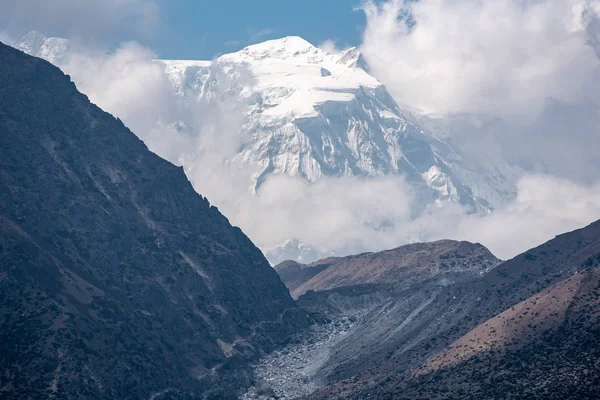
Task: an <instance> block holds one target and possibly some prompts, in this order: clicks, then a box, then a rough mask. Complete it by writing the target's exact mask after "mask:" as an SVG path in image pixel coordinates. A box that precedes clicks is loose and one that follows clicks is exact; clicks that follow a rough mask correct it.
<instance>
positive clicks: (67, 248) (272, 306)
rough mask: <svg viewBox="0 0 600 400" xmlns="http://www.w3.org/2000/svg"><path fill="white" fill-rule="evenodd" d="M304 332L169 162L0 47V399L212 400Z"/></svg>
mask: <svg viewBox="0 0 600 400" xmlns="http://www.w3.org/2000/svg"><path fill="white" fill-rule="evenodd" d="M307 324H308V317H307V315H306V313H304V312H302V311H300V309H299V308H298V307H297V306H296V305H295V304H294V302H293V300H292V299H291V297H290V296H289V294H288V292H287V289H286V288H285V286H284V285H283V283H282V282H281V281H280V279H279V278H278V276H277V274H276V273H275V271H273V269H272V268H271V267H270V266H269V264H268V263H267V261H266V259H265V258H264V257H263V255H262V253H261V252H260V251H259V250H258V249H257V248H256V247H255V246H254V245H253V244H252V242H251V241H250V240H249V239H248V238H247V237H246V236H245V235H244V234H243V233H242V232H241V230H240V229H238V228H236V227H232V226H231V225H230V224H229V222H228V221H227V219H226V218H225V217H224V216H223V215H221V214H220V213H219V211H218V210H217V209H216V208H215V207H213V206H210V204H209V202H208V201H207V200H206V199H205V198H203V197H202V196H200V195H198V194H197V193H196V192H195V191H194V189H193V188H192V186H191V184H190V183H189V182H188V181H187V179H186V177H185V175H184V173H183V171H182V169H181V168H178V167H176V166H174V165H172V164H170V163H168V162H167V161H165V160H163V159H161V158H160V157H158V156H157V155H155V154H153V153H151V152H150V151H149V150H148V149H147V147H146V146H145V145H144V144H143V143H142V142H141V141H140V140H139V139H138V138H137V137H136V136H135V135H134V134H133V133H131V132H130V131H129V130H128V129H127V128H126V127H125V126H124V125H123V124H122V123H121V122H120V121H119V120H118V119H116V118H113V117H112V116H111V115H109V114H107V113H105V112H103V111H102V110H101V109H99V108H98V107H96V106H95V105H93V104H91V103H90V102H89V100H88V99H87V97H86V96H84V95H82V94H81V93H79V92H78V91H77V90H76V88H75V85H74V84H73V83H72V82H71V81H70V79H69V77H68V76H65V75H64V74H63V73H62V72H61V71H60V70H59V69H58V68H56V67H54V66H52V65H51V64H49V63H47V62H45V61H42V60H40V59H37V58H34V57H30V56H27V55H25V54H24V53H22V52H20V51H17V50H15V49H13V48H10V47H8V46H5V45H3V44H0V326H1V329H0V353H1V354H2V357H0V370H1V371H2V373H1V374H0V393H1V394H0V397H5V396H8V397H9V398H52V397H54V398H61V399H65V398H66V399H69V398H72V399H75V398H77V399H80V398H97V399H100V398H107V399H108V398H111V399H114V398H119V399H127V398H135V399H139V398H154V397H153V396H156V395H161V396H162V397H161V398H185V397H194V398H202V397H204V398H227V397H231V396H232V395H233V391H234V390H235V389H236V387H237V386H238V385H242V384H248V383H250V382H249V380H250V376H249V375H248V372H247V369H246V367H247V361H248V360H252V359H254V358H256V357H257V356H258V355H259V354H262V353H264V352H268V351H270V350H272V349H274V348H276V347H277V346H279V345H281V344H282V343H284V342H286V341H287V340H288V338H289V336H290V335H291V334H293V333H294V332H296V331H297V330H298V329H300V328H303V327H305V326H306V325H307Z"/></svg>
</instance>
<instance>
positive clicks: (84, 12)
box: [0, 0, 381, 59]
mask: <svg viewBox="0 0 600 400" xmlns="http://www.w3.org/2000/svg"><path fill="white" fill-rule="evenodd" d="M364 1H365V0H127V1H123V0H85V1H83V0H0V40H2V39H3V38H4V40H8V39H11V40H12V41H16V40H18V38H20V37H21V36H23V35H24V34H26V33H27V32H29V31H31V30H37V31H40V32H42V33H44V34H45V35H47V36H58V37H66V38H70V39H74V38H77V39H79V40H81V41H83V42H88V43H90V44H94V43H95V44H99V45H102V46H105V45H108V47H109V48H111V47H112V48H114V47H115V46H117V45H118V44H120V43H122V42H125V41H132V40H137V41H138V42H140V43H141V44H142V45H144V46H146V47H150V48H152V49H153V50H155V51H156V52H157V53H158V56H159V57H161V58H169V59H210V58H212V57H214V56H216V55H218V54H222V53H228V52H233V51H236V50H239V49H241V48H243V47H245V46H247V45H249V44H251V43H257V42H260V41H264V40H268V39H274V38H279V37H283V36H290V35H297V36H301V37H303V38H305V39H306V40H308V41H310V42H311V43H313V44H315V45H318V44H320V43H322V42H323V41H325V40H327V39H333V40H335V41H337V44H338V46H339V47H345V46H348V45H358V44H360V43H361V36H362V31H363V28H364V25H365V16H364V13H363V12H362V11H360V10H358V11H356V9H357V7H360V6H361V5H362V4H363V2H364ZM380 1H381V0H378V2H380Z"/></svg>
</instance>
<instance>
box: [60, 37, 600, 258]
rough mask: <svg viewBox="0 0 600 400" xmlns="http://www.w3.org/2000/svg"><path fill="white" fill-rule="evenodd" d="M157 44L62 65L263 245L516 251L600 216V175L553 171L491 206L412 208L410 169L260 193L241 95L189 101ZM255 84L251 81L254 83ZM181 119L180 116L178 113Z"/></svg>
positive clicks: (320, 249)
mask: <svg viewBox="0 0 600 400" xmlns="http://www.w3.org/2000/svg"><path fill="white" fill-rule="evenodd" d="M153 57H154V55H153V53H152V52H151V51H149V50H147V49H145V48H143V47H141V46H139V45H138V44H135V43H127V44H124V45H122V46H121V47H119V48H118V49H117V50H116V51H115V52H113V53H110V54H105V53H102V52H93V51H84V50H81V49H78V48H77V47H76V46H74V50H72V53H71V54H69V55H68V56H67V57H65V59H64V61H62V64H61V65H60V67H61V68H62V69H63V70H64V71H65V72H66V73H68V74H70V75H71V76H72V77H73V79H74V81H75V82H76V84H77V86H78V88H79V89H80V90H81V91H83V92H84V93H86V94H87V95H88V96H89V97H90V99H91V100H92V101H94V102H95V103H97V104H98V105H99V106H100V107H102V108H104V109H105V110H107V111H109V112H112V113H113V114H115V115H116V116H118V117H120V118H121V119H122V120H123V121H124V122H125V124H126V125H128V126H129V127H131V128H132V130H133V131H134V132H135V133H136V134H137V135H138V136H140V138H142V139H143V140H144V141H145V142H146V144H148V146H149V147H150V149H151V150H153V151H155V152H157V153H158V154H159V155H162V156H163V157H165V158H167V159H169V160H171V161H174V162H176V163H179V164H181V165H183V166H184V167H185V171H186V173H187V175H188V177H189V179H190V180H191V182H192V183H193V185H194V187H195V188H196V189H197V191H198V192H199V193H201V194H202V195H205V196H207V197H208V199H209V200H210V201H211V203H213V204H215V205H216V206H218V207H219V209H220V210H221V211H222V212H223V213H224V214H225V215H226V216H227V217H228V218H229V219H230V221H231V222H232V223H233V224H236V225H238V226H240V227H241V228H242V229H243V230H244V231H245V232H246V233H247V234H248V235H249V237H250V238H251V239H252V240H253V241H254V242H255V243H256V244H257V245H258V246H259V247H260V248H261V249H263V251H265V252H266V251H269V250H272V249H273V248H275V247H276V246H278V245H280V244H281V243H282V242H283V241H285V240H286V239H297V240H299V241H301V242H302V243H304V245H305V246H307V247H312V248H313V249H314V252H313V253H312V254H316V255H324V254H329V253H331V252H333V253H337V254H351V253H357V252H362V251H372V250H381V249H386V248H392V247H396V246H398V245H401V244H404V243H407V242H409V241H428V240H436V239H441V238H453V239H466V240H471V241H478V242H481V243H483V244H484V245H487V246H489V247H490V249H491V250H492V251H493V252H495V254H497V255H498V256H500V257H502V258H509V257H512V256H514V255H516V254H517V253H519V252H521V251H524V250H526V249H528V248H530V247H532V246H535V245H538V244H539V243H541V242H543V241H545V240H548V239H551V238H552V237H553V236H554V235H556V234H559V233H562V232H564V231H567V230H571V229H575V228H578V227H581V226H583V225H585V224H587V223H589V222H592V221H593V220H594V219H597V218H600V184H593V185H587V186H584V185H579V184H576V183H573V182H570V181H568V180H565V179H559V178H556V177H552V176H543V175H534V176H528V177H526V178H523V179H522V180H521V181H520V182H519V185H518V195H517V197H516V199H515V201H514V202H512V203H511V204H508V205H507V206H506V207H504V208H502V209H499V210H497V211H495V212H494V213H492V214H490V215H487V216H480V215H468V214H467V213H466V212H465V210H463V209H462V208H460V207H459V206H455V205H447V206H445V207H442V208H440V207H437V206H430V207H428V208H427V209H426V210H425V211H424V212H423V213H422V214H421V215H419V216H418V217H417V218H413V216H411V213H410V211H411V208H412V207H411V206H412V205H413V203H414V201H415V199H414V197H413V194H412V192H411V187H410V185H409V184H407V183H406V182H405V181H404V179H403V178H402V177H394V176H387V177H378V178H374V179H363V178H357V177H345V178H325V179H323V180H320V181H318V182H317V183H315V184H309V183H308V182H306V181H304V180H301V179H299V178H293V177H289V176H281V175H274V176H271V177H269V178H268V179H267V180H266V181H265V183H264V184H263V185H262V186H261V188H260V190H259V191H258V193H257V194H256V195H253V194H251V192H250V190H249V187H248V184H249V182H250V176H252V173H253V172H254V171H252V170H248V169H240V167H239V166H235V165H232V164H230V163H228V162H227V159H229V158H230V157H231V156H232V155H233V154H235V152H236V151H237V149H238V148H239V144H240V142H239V141H240V136H239V129H240V127H241V124H242V123H243V111H244V110H243V105H240V104H236V102H235V101H231V99H227V101H225V102H223V103H221V104H214V105H211V106H207V105H205V104H199V103H197V102H194V101H191V100H190V101H187V102H184V101H183V100H182V99H180V98H179V97H178V96H176V95H175V93H174V92H173V88H172V86H171V84H170V83H169V81H168V78H167V76H166V74H165V72H164V69H163V68H162V66H161V64H159V63H156V62H153V61H152V59H153ZM249 84H251V83H249ZM179 121H181V122H183V124H182V125H179V126H177V125H174V123H175V122H179Z"/></svg>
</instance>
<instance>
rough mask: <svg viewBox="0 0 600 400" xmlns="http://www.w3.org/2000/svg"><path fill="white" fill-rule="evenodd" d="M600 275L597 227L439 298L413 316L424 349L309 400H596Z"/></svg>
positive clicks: (399, 355)
mask: <svg viewBox="0 0 600 400" xmlns="http://www.w3.org/2000/svg"><path fill="white" fill-rule="evenodd" d="M599 266H600V221H597V222H595V223H593V224H591V225H589V226H587V227H585V228H582V229H579V230H576V231H573V232H569V233H565V234H562V235H559V236H557V237H556V238H555V239H553V240H550V241H549V242H547V243H544V244H542V245H541V246H538V247H536V248H534V249H531V250H529V251H527V252H525V253H523V254H521V255H519V256H517V257H515V258H514V259H512V260H509V261H506V262H504V263H502V264H500V265H499V266H497V267H496V268H494V269H493V270H492V271H491V272H489V273H488V274H486V275H485V276H483V277H482V278H481V279H476V280H472V281H467V282H461V283H458V284H455V285H451V286H448V287H446V288H443V289H440V290H439V292H437V293H436V295H435V296H434V298H433V299H432V300H431V301H429V302H428V303H427V304H426V306H424V307H418V306H410V307H409V309H410V310H412V312H411V314H410V324H409V325H411V327H410V328H406V329H412V330H415V332H418V333H419V334H418V335H416V336H415V338H417V340H412V341H410V340H409V341H406V340H403V341H397V343H398V346H397V347H395V348H392V349H391V351H390V353H389V354H388V357H387V358H386V359H380V360H379V362H378V363H376V365H374V366H369V367H368V368H365V369H363V371H362V372H361V373H358V374H356V375H354V376H353V377H352V379H346V380H338V381H337V382H332V385H330V386H329V387H326V388H323V389H321V390H319V391H317V392H315V393H313V395H312V396H310V398H313V399H326V398H327V399H329V398H340V399H363V398H376V399H415V398H423V399H452V398H472V399H487V398H490V399H492V398H544V399H546V398H548V399H564V398H569V399H580V398H590V399H591V398H597V396H598V394H599V393H600V385H599V381H598V379H597V377H598V376H599V374H600V362H599V361H600V353H598V349H599V348H600V347H599V344H600V343H599V342H598V338H599V337H600V335H599V333H600V332H599V330H598V329H599V327H598V323H597V319H598V318H597V317H598V312H599V308H598V307H599V304H598V303H599V298H598V293H599V291H600V286H598V284H599V283H600V281H599V279H600V275H599V272H598V267H599ZM300 300H302V297H301V298H300ZM428 310H430V311H428ZM431 310H433V311H431ZM428 312H430V313H431V315H432V316H434V318H430V319H429V320H427V321H426V316H427V314H428ZM397 316H400V315H399V314H398V315H397ZM408 320H409V318H405V319H401V318H397V319H396V325H397V326H399V327H402V326H403V325H405V324H406V321H408ZM415 324H417V325H419V324H421V327H420V328H419V327H415ZM363 334H365V335H370V333H369V332H368V331H364V333H363ZM394 335H395V336H396V337H397V336H400V335H402V329H399V330H398V331H397V332H395V333H394ZM407 347H408V349H407ZM371 353H372V354H376V351H375V350H373V349H371ZM364 357H365V360H367V361H366V362H368V360H369V358H368V357H367V356H366V354H365V355H364Z"/></svg>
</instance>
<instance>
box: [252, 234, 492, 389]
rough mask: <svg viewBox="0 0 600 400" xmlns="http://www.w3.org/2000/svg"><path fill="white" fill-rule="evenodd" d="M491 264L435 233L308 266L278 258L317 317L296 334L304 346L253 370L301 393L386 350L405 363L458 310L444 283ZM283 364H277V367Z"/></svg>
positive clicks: (473, 275)
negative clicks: (311, 328) (309, 330)
mask: <svg viewBox="0 0 600 400" xmlns="http://www.w3.org/2000/svg"><path fill="white" fill-rule="evenodd" d="M498 263H500V260H498V259H497V258H496V257H494V255H493V254H492V253H491V252H490V251H489V250H488V249H486V248H485V247H484V246H482V245H480V244H474V243H469V242H458V241H452V240H441V241H437V242H433V243H415V244H409V245H406V246H402V247H399V248H396V249H392V250H387V251H382V252H377V253H364V254H359V255H355V256H348V257H336V258H328V259H325V260H321V261H317V262H315V263H313V264H311V265H301V264H298V263H294V262H286V263H283V264H280V265H278V266H277V267H276V270H277V271H278V273H279V274H280V276H281V277H282V279H283V280H284V282H285V283H286V284H287V285H288V287H289V288H290V289H292V294H293V295H294V296H297V295H300V297H299V298H298V300H297V303H298V304H299V305H300V306H301V307H302V308H304V309H306V310H307V311H309V312H310V313H311V314H313V315H314V316H315V317H316V319H317V320H320V321H322V324H321V326H319V328H318V329H317V330H316V332H315V334H314V335H313V336H306V337H305V338H304V339H303V340H304V342H305V345H303V346H296V345H294V346H292V347H291V348H289V349H287V350H286V351H285V352H284V353H283V354H282V356H281V358H280V359H273V360H268V361H267V362H265V363H263V364H262V365H261V366H260V367H259V373H260V375H262V376H263V377H264V378H265V379H266V380H267V382H268V383H269V384H271V385H272V386H273V387H274V390H275V392H276V394H279V395H284V396H287V397H290V398H292V397H293V396H294V395H297V394H306V393H307V390H306V387H309V388H321V387H324V386H327V385H331V384H335V383H337V382H340V381H343V380H344V379H350V378H353V377H355V376H357V375H360V374H362V373H366V372H367V371H369V370H372V369H374V368H379V367H380V366H382V365H385V364H386V363H387V362H388V361H389V360H390V359H391V358H392V357H396V358H398V359H402V360H403V363H404V368H406V369H408V368H411V367H414V366H417V365H419V362H422V361H424V360H425V359H426V357H427V356H428V354H429V353H428V351H431V350H432V348H431V346H430V347H428V348H427V349H426V350H425V351H421V350H420V351H416V350H415V349H418V348H419V345H421V344H423V343H429V339H431V337H433V336H435V335H436V334H438V333H439V332H443V331H444V330H446V329H449V328H450V327H452V326H453V324H454V323H455V321H456V319H457V318H462V317H463V312H464V311H463V310H462V308H460V307H457V306H456V303H457V302H456V301H452V300H450V301H449V300H448V299H447V296H448V288H449V287H454V286H456V285H461V284H463V283H465V282H471V281H473V280H480V279H481V278H482V276H484V275H485V273H487V272H488V271H490V270H491V269H492V268H494V267H495V266H496V265H498ZM294 288H295V289H294ZM462 300H464V301H468V300H467V299H462ZM289 363H291V364H292V366H291V367H289V368H287V369H285V370H282V368H280V367H278V365H281V364H284V365H287V364H289ZM396 367H399V366H396ZM282 371H283V372H282ZM382 374H383V373H382ZM295 380H296V381H295ZM298 382H303V384H302V385H301V384H300V383H298Z"/></svg>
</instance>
